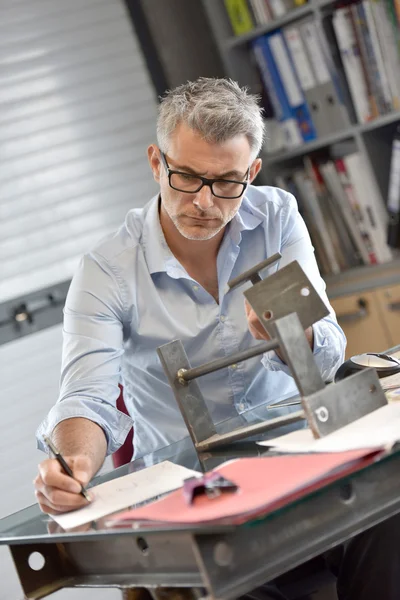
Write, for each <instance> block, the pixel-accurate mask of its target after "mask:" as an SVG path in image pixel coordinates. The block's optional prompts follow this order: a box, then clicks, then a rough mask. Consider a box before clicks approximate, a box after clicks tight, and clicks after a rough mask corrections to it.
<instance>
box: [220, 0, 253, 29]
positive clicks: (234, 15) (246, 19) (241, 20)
mask: <svg viewBox="0 0 400 600" xmlns="http://www.w3.org/2000/svg"><path fill="white" fill-rule="evenodd" d="M224 1H225V8H226V11H227V13H228V17H229V20H230V23H231V26H232V30H233V33H234V34H235V35H243V34H244V33H247V32H248V31H251V30H252V29H253V28H254V23H253V20H252V17H251V12H250V9H249V6H248V4H247V2H246V0H224Z"/></svg>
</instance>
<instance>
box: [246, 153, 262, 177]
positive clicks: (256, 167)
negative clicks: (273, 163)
mask: <svg viewBox="0 0 400 600" xmlns="http://www.w3.org/2000/svg"><path fill="white" fill-rule="evenodd" d="M261 167H262V160H261V158H256V160H255V161H254V162H253V164H252V165H251V167H250V175H249V181H250V183H252V182H253V181H254V180H255V178H256V177H257V175H258V174H259V172H260V170H261Z"/></svg>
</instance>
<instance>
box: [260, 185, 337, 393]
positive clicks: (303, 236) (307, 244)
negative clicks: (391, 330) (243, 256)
mask: <svg viewBox="0 0 400 600" xmlns="http://www.w3.org/2000/svg"><path fill="white" fill-rule="evenodd" d="M281 218H282V247H281V254H282V259H281V261H280V265H279V268H282V267H284V266H285V265H287V264H289V263H290V262H292V261H293V260H297V261H298V262H299V264H300V266H301V267H302V269H303V270H304V272H305V273H306V275H307V277H308V278H309V279H310V281H311V283H312V284H313V286H314V288H315V290H316V291H317V292H318V294H319V295H320V297H321V299H322V300H323V301H324V303H325V304H326V306H327V308H328V310H329V315H328V316H326V317H325V318H323V319H321V320H320V321H318V322H317V323H314V325H313V326H312V328H313V334H314V348H313V354H314V358H315V361H316V363H317V366H318V368H319V370H320V373H321V376H322V377H323V379H324V381H331V380H332V379H333V377H334V374H335V372H336V370H337V369H338V367H339V366H340V365H341V364H342V362H343V361H344V353H345V349H346V337H345V335H344V333H343V330H342V328H341V327H340V326H339V325H338V322H337V320H336V315H335V312H334V310H333V308H332V306H331V305H330V303H329V300H328V297H327V295H326V286H325V282H324V280H323V279H322V277H321V275H320V273H319V269H318V265H317V262H316V260H315V255H314V248H313V246H312V243H311V239H310V236H309V233H308V230H307V227H306V225H305V223H304V221H303V218H302V217H301V215H300V214H299V211H298V209H297V202H296V200H295V198H294V197H293V196H292V195H291V194H287V202H286V204H285V207H284V208H283V209H282V217H281ZM262 362H263V365H264V366H265V367H266V368H267V369H269V370H271V371H278V370H279V371H285V372H286V373H288V374H290V369H289V367H288V366H287V365H285V364H284V363H283V362H282V361H281V360H280V358H279V357H278V356H277V354H276V353H275V352H274V351H271V352H268V353H266V354H265V355H264V356H263V359H262Z"/></svg>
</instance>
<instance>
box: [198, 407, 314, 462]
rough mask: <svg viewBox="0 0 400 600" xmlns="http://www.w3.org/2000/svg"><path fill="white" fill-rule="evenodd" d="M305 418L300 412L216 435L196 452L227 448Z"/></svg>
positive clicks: (199, 445)
mask: <svg viewBox="0 0 400 600" xmlns="http://www.w3.org/2000/svg"><path fill="white" fill-rule="evenodd" d="M305 418H306V417H305V414H304V411H302V410H298V411H296V412H293V413H290V414H289V415H283V416H281V417H276V418H275V419H270V420H268V421H263V422H262V423H255V424H254V425H249V426H248V427H241V428H240V429H236V430H235V431H230V432H229V433H223V434H221V435H219V434H216V435H213V436H212V437H210V438H208V439H207V440H203V441H202V442H199V443H197V444H196V450H198V451H199V452H205V451H207V450H212V449H213V448H217V447H218V446H225V445H226V444H230V443H232V442H237V441H238V440H243V439H245V438H248V437H251V436H252V435H257V434H259V433H263V432H265V431H270V430H271V429H277V428H278V427H283V426H284V425H291V424H292V423H297V421H302V420H304V419H305Z"/></svg>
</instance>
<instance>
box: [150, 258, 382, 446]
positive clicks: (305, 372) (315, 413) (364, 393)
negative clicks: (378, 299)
mask: <svg viewBox="0 0 400 600" xmlns="http://www.w3.org/2000/svg"><path fill="white" fill-rule="evenodd" d="M280 258H281V255H280V254H275V255H274V256H272V257H271V258H269V259H267V260H266V261H263V262H262V263H259V264H258V265H256V266H255V267H254V268H253V269H250V270H249V271H246V272H245V273H243V274H242V275H240V276H239V277H237V278H235V279H233V280H231V281H230V282H229V284H228V286H229V288H230V289H233V288H236V287H237V286H239V285H241V284H243V283H245V282H247V281H251V282H252V283H253V286H252V287H250V288H249V289H247V290H246V291H245V292H244V296H245V297H246V299H247V301H248V302H249V304H250V306H251V307H252V309H253V310H254V312H255V313H256V315H257V317H258V318H259V320H260V322H261V323H262V325H263V326H264V328H265V329H266V331H267V332H268V334H269V336H270V337H271V339H270V340H269V341H267V342H262V343H259V344H257V345H255V346H253V347H251V348H249V349H247V350H243V351H241V352H236V353H234V354H231V355H230V356H227V357H225V358H219V359H216V360H213V361H211V362H208V363H206V364H203V365H201V366H198V367H194V368H192V366H191V365H190V362H189V359H188V357H187V355H186V352H185V350H184V347H183V344H182V342H181V341H180V340H174V341H172V342H169V343H168V344H164V345H163V346H160V347H159V348H158V349H157V352H158V355H159V358H160V360H161V363H162V365H163V368H164V371H165V373H166V375H167V377H168V381H169V383H170V385H171V388H172V390H173V392H174V395H175V398H176V401H177V403H178V406H179V408H180V411H181V413H182V416H183V419H184V421H185V424H186V426H187V429H188V431H189V434H190V436H191V438H192V441H193V443H194V445H195V448H196V450H197V451H198V452H203V451H207V450H211V449H213V448H216V447H219V446H223V445H226V444H228V443H231V442H234V441H237V440H241V439H244V438H247V437H250V436H253V435H255V434H259V433H263V432H265V431H269V430H272V429H275V428H277V427H281V426H283V425H288V424H291V423H294V422H296V421H300V420H304V419H307V421H308V424H309V426H310V428H311V430H312V432H313V434H314V436H315V437H322V436H324V435H327V434H328V433H332V432H333V431H335V430H336V429H339V428H340V427H343V426H344V425H347V424H349V423H351V422H352V421H354V420H356V419H358V418H360V417H362V416H364V415H366V414H368V413H370V412H372V411H373V410H376V409H377V408H380V407H381V406H383V405H384V404H387V400H386V396H385V394H384V392H383V390H382V388H381V385H380V383H379V378H378V376H377V374H376V372H375V371H374V369H366V370H363V371H360V372H359V373H357V374H355V375H353V376H351V377H348V378H347V379H344V380H343V381H341V382H339V383H336V384H334V385H326V384H325V382H324V381H323V379H322V377H321V374H320V372H319V370H318V367H317V365H316V363H315V360H314V357H313V354H312V351H311V349H310V346H309V343H308V341H307V338H306V335H305V329H307V328H308V327H310V326H311V325H313V323H316V322H317V321H319V320H320V319H322V318H323V317H325V316H327V315H328V314H329V311H328V309H327V307H326V305H325V303H324V302H323V301H322V299H321V298H320V296H319V294H318V293H317V292H316V290H315V289H314V287H313V285H312V284H311V281H310V280H309V279H308V277H307V276H306V274H305V273H304V271H303V270H302V268H301V267H300V265H299V263H298V262H297V261H293V262H291V263H289V264H288V265H286V266H285V267H283V268H282V269H280V270H278V271H276V272H275V273H273V274H271V275H269V276H268V277H266V278H265V279H262V278H261V276H260V271H262V270H263V269H265V268H267V267H268V266H272V265H273V264H274V263H276V262H277V261H278V260H279V259H280ZM277 348H280V351H281V353H282V355H283V357H284V359H285V362H286V364H287V365H288V366H289V368H290V371H291V374H292V376H293V378H294V380H295V382H296V385H297V387H298V390H299V393H300V396H301V405H302V409H303V410H299V411H296V412H293V413H291V414H289V415H285V416H280V417H277V418H275V419H270V420H266V421H264V422H262V423H257V424H255V425H250V426H246V427H241V428H239V429H236V430H235V431H232V432H229V433H225V434H218V433H217V431H216V429H215V426H214V423H213V421H212V419H211V416H210V413H209V411H208V408H207V404H206V402H205V400H204V398H203V395H202V393H201V391H200V387H199V385H198V383H197V381H196V379H197V378H198V377H202V376H203V375H206V374H208V373H212V372H214V371H218V370H220V369H224V368H226V367H229V366H230V365H233V364H237V363H239V362H242V361H244V360H247V359H249V358H252V357H254V356H258V355H261V354H264V353H265V352H269V351H270V350H276V349H277Z"/></svg>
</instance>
